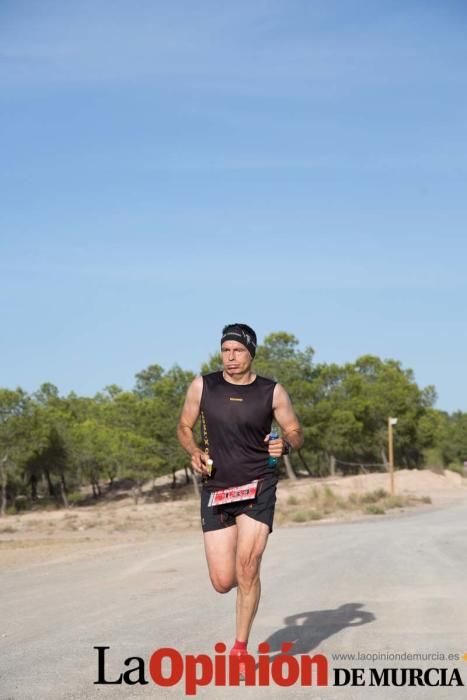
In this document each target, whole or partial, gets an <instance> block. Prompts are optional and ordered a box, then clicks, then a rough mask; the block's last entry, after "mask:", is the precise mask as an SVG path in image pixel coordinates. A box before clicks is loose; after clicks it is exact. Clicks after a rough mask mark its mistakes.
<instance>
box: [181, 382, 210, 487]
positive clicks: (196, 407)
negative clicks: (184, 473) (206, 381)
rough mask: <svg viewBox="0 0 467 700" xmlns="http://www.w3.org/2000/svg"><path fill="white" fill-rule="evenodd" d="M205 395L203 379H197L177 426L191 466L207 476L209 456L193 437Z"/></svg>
mask: <svg viewBox="0 0 467 700" xmlns="http://www.w3.org/2000/svg"><path fill="white" fill-rule="evenodd" d="M202 393H203V378H202V377H196V379H194V380H193V381H192V382H191V384H190V386H189V387H188V391H187V393H186V397H185V403H184V404H183V408H182V412H181V414H180V418H179V420H178V424H177V437H178V441H179V443H180V444H181V446H182V447H183V449H184V450H186V451H187V452H188V454H189V455H190V457H191V466H192V467H193V469H194V470H195V471H196V472H198V474H207V473H208V471H207V469H206V468H205V464H206V460H207V459H208V457H209V455H207V454H205V453H204V452H203V450H202V449H201V448H200V447H198V445H197V444H196V442H195V439H194V437H193V428H194V426H195V423H196V421H197V420H198V417H199V413H200V403H201V394H202Z"/></svg>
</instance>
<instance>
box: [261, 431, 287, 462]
mask: <svg viewBox="0 0 467 700" xmlns="http://www.w3.org/2000/svg"><path fill="white" fill-rule="evenodd" d="M269 435H270V433H268V434H267V435H266V437H265V438H264V442H268V443H269V444H268V451H269V454H270V455H271V457H282V455H283V453H284V451H285V440H283V439H282V438H281V437H279V438H277V439H276V440H270V439H269Z"/></svg>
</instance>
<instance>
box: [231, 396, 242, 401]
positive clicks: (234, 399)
mask: <svg viewBox="0 0 467 700" xmlns="http://www.w3.org/2000/svg"><path fill="white" fill-rule="evenodd" d="M230 400H231V401H243V399H237V398H236V397H234V396H230Z"/></svg>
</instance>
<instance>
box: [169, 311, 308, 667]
mask: <svg viewBox="0 0 467 700" xmlns="http://www.w3.org/2000/svg"><path fill="white" fill-rule="evenodd" d="M256 342H257V341H256V334H255V332H254V331H253V330H252V328H250V327H249V326H247V325H245V324H242V323H234V324H231V325H228V326H225V327H224V329H223V331H222V338H221V355H222V364H223V367H224V370H223V371H222V372H212V373H210V374H206V375H203V376H200V377H197V378H196V379H195V380H194V381H193V382H192V383H191V385H190V387H189V388H188V391H187V395H186V399H185V404H184V406H183V409H182V413H181V416H180V420H179V423H178V426H177V435H178V439H179V441H180V444H181V445H182V447H183V448H184V449H185V450H186V451H187V452H188V453H189V454H190V455H191V464H192V467H193V469H194V471H195V472H197V473H198V474H201V475H202V476H203V489H202V494H201V524H202V529H203V533H204V547H205V552H206V560H207V565H208V570H209V576H210V578H211V582H212V585H213V586H214V588H215V589H216V591H218V592H219V593H227V592H228V591H230V590H231V589H232V588H234V587H235V586H236V587H237V609H236V614H237V618H236V640H235V644H234V645H233V647H232V649H231V651H230V653H231V654H238V655H243V654H246V653H247V644H248V638H249V635H250V631H251V626H252V623H253V620H254V617H255V615H256V611H257V609H258V604H259V599H260V594H261V582H260V564H261V557H262V555H263V552H264V550H265V547H266V544H267V540H268V536H269V533H270V532H272V525H273V518H274V507H275V502H276V485H277V479H278V477H277V474H276V468H275V464H276V463H277V458H278V457H280V456H281V455H282V454H287V453H288V452H289V451H290V450H291V449H299V448H300V447H301V446H302V445H303V433H302V429H301V426H300V423H299V421H298V419H297V416H296V415H295V412H294V409H293V407H292V403H291V401H290V398H289V396H288V394H287V392H286V391H285V389H284V388H283V387H282V386H281V385H280V384H278V383H277V382H275V381H273V380H271V379H267V378H265V377H260V376H259V375H257V374H255V373H254V372H253V371H252V362H253V359H254V357H255V353H256ZM200 416H201V433H202V438H203V448H204V449H201V448H200V447H198V445H197V444H196V442H195V440H194V438H193V428H194V425H195V423H196V421H197V420H198V418H199V417H200ZM273 419H274V421H275V422H276V423H277V424H278V425H279V427H280V428H281V429H282V433H283V437H279V438H277V439H269V436H270V433H271V425H272V420H273ZM239 486H244V487H245V488H243V489H233V488H232V487H239ZM213 501H214V503H213ZM216 503H218V505H215V504H216Z"/></svg>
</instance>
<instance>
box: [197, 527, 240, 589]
mask: <svg viewBox="0 0 467 700" xmlns="http://www.w3.org/2000/svg"><path fill="white" fill-rule="evenodd" d="M204 551H205V552H206V561H207V564H208V570H209V576H210V579H211V583H212V585H213V586H214V588H215V589H216V591H217V592H218V593H228V592H229V591H230V590H231V589H232V588H233V587H234V586H236V585H237V577H236V572H235V561H236V552H237V526H236V525H232V526H231V527H225V528H222V529H221V530H213V531H211V532H205V533H204Z"/></svg>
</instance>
